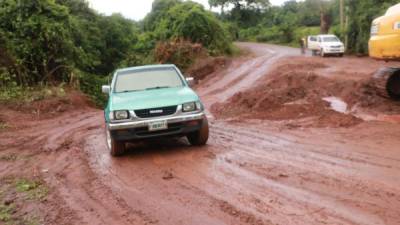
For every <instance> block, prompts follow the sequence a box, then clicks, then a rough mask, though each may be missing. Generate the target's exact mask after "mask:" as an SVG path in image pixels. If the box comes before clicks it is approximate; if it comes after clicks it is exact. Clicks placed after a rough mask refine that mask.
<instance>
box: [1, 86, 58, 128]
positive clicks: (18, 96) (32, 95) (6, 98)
mask: <svg viewBox="0 0 400 225" xmlns="http://www.w3.org/2000/svg"><path fill="white" fill-rule="evenodd" d="M65 96H66V92H65V89H64V84H63V83H62V84H60V85H58V86H53V87H49V86H46V85H39V86H35V87H22V86H15V85H9V86H6V87H3V88H0V102H19V103H21V102H23V103H30V102H34V101H38V100H43V99H46V98H50V97H65ZM0 129H1V128H0Z"/></svg>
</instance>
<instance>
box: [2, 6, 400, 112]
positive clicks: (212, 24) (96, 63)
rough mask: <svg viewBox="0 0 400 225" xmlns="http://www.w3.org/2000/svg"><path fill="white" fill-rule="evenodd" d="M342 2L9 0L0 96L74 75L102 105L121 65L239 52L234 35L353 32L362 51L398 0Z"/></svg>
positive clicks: (355, 47) (294, 41)
mask: <svg viewBox="0 0 400 225" xmlns="http://www.w3.org/2000/svg"><path fill="white" fill-rule="evenodd" d="M340 2H341V1H340V0H305V1H295V0H289V1H286V2H285V3H284V4H283V5H282V6H272V5H271V4H270V2H269V1H268V0H209V3H210V5H211V6H212V7H216V8H218V9H220V13H217V14H216V13H212V12H210V11H208V10H206V9H204V7H203V6H202V5H200V4H198V3H195V2H191V1H183V0H154V2H153V6H152V10H151V12H150V13H149V14H148V15H147V16H146V17H145V18H144V19H143V21H132V20H129V19H126V18H124V17H123V16H121V15H120V14H113V15H111V16H104V15H102V14H99V13H97V12H96V11H94V10H93V9H91V8H89V6H88V3H87V1H85V0H35V1H30V0H2V1H0V101H10V100H11V99H19V100H20V99H27V97H26V96H28V97H30V96H31V95H30V93H32V92H35V91H36V90H39V89H47V87H49V86H54V85H56V86H59V85H60V84H68V85H69V86H73V87H76V88H80V89H81V90H82V91H84V92H85V93H87V94H88V95H90V96H91V97H92V98H93V100H95V102H96V103H97V104H98V105H101V104H103V103H104V101H105V96H104V95H102V94H101V93H100V86H101V84H104V83H106V82H107V81H108V77H109V76H110V74H112V72H113V71H114V70H115V69H117V68H119V67H128V66H137V65H143V64H151V63H174V64H177V65H178V66H179V67H181V68H183V69H186V68H188V67H189V66H190V65H191V64H193V63H194V62H195V61H196V58H198V57H205V56H208V55H211V56H217V55H223V54H234V53H235V49H234V48H233V46H232V44H231V43H232V41H233V40H241V41H258V42H269V43H277V44H286V45H290V46H297V45H298V44H299V40H300V38H302V37H304V36H307V35H313V34H318V33H320V32H322V33H326V32H331V33H335V34H337V35H338V36H340V37H341V38H342V39H343V40H346V42H347V43H348V50H349V52H352V53H362V54H364V53H366V52H367V49H368V48H367V41H368V38H369V31H370V25H371V21H372V20H373V19H374V18H376V17H378V16H380V15H382V14H383V13H384V11H385V10H386V9H387V8H388V7H389V6H391V5H393V4H395V3H397V1H395V0H365V1H358V0H344V1H342V2H343V3H344V5H343V7H340ZM340 9H343V10H342V11H341V10H340ZM340 12H342V14H341V13H340ZM341 15H343V16H342V17H341ZM341 18H342V19H341ZM46 92H47V90H45V91H44V92H43V93H46ZM33 96H36V95H33ZM39 96H40V95H39ZM43 96H44V95H42V97H43ZM37 99H40V97H39V98H36V97H35V98H34V99H32V98H31V99H30V100H31V101H34V100H37Z"/></svg>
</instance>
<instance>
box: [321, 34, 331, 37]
mask: <svg viewBox="0 0 400 225" xmlns="http://www.w3.org/2000/svg"><path fill="white" fill-rule="evenodd" d="M317 36H318V37H336V35H334V34H320V35H317Z"/></svg>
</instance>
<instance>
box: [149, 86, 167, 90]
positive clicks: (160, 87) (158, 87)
mask: <svg viewBox="0 0 400 225" xmlns="http://www.w3.org/2000/svg"><path fill="white" fill-rule="evenodd" d="M162 88H170V87H169V86H157V87H151V88H146V89H145V90H154V89H162Z"/></svg>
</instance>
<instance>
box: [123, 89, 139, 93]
mask: <svg viewBox="0 0 400 225" xmlns="http://www.w3.org/2000/svg"><path fill="white" fill-rule="evenodd" d="M135 91H143V90H123V91H119V92H117V93H128V92H135Z"/></svg>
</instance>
